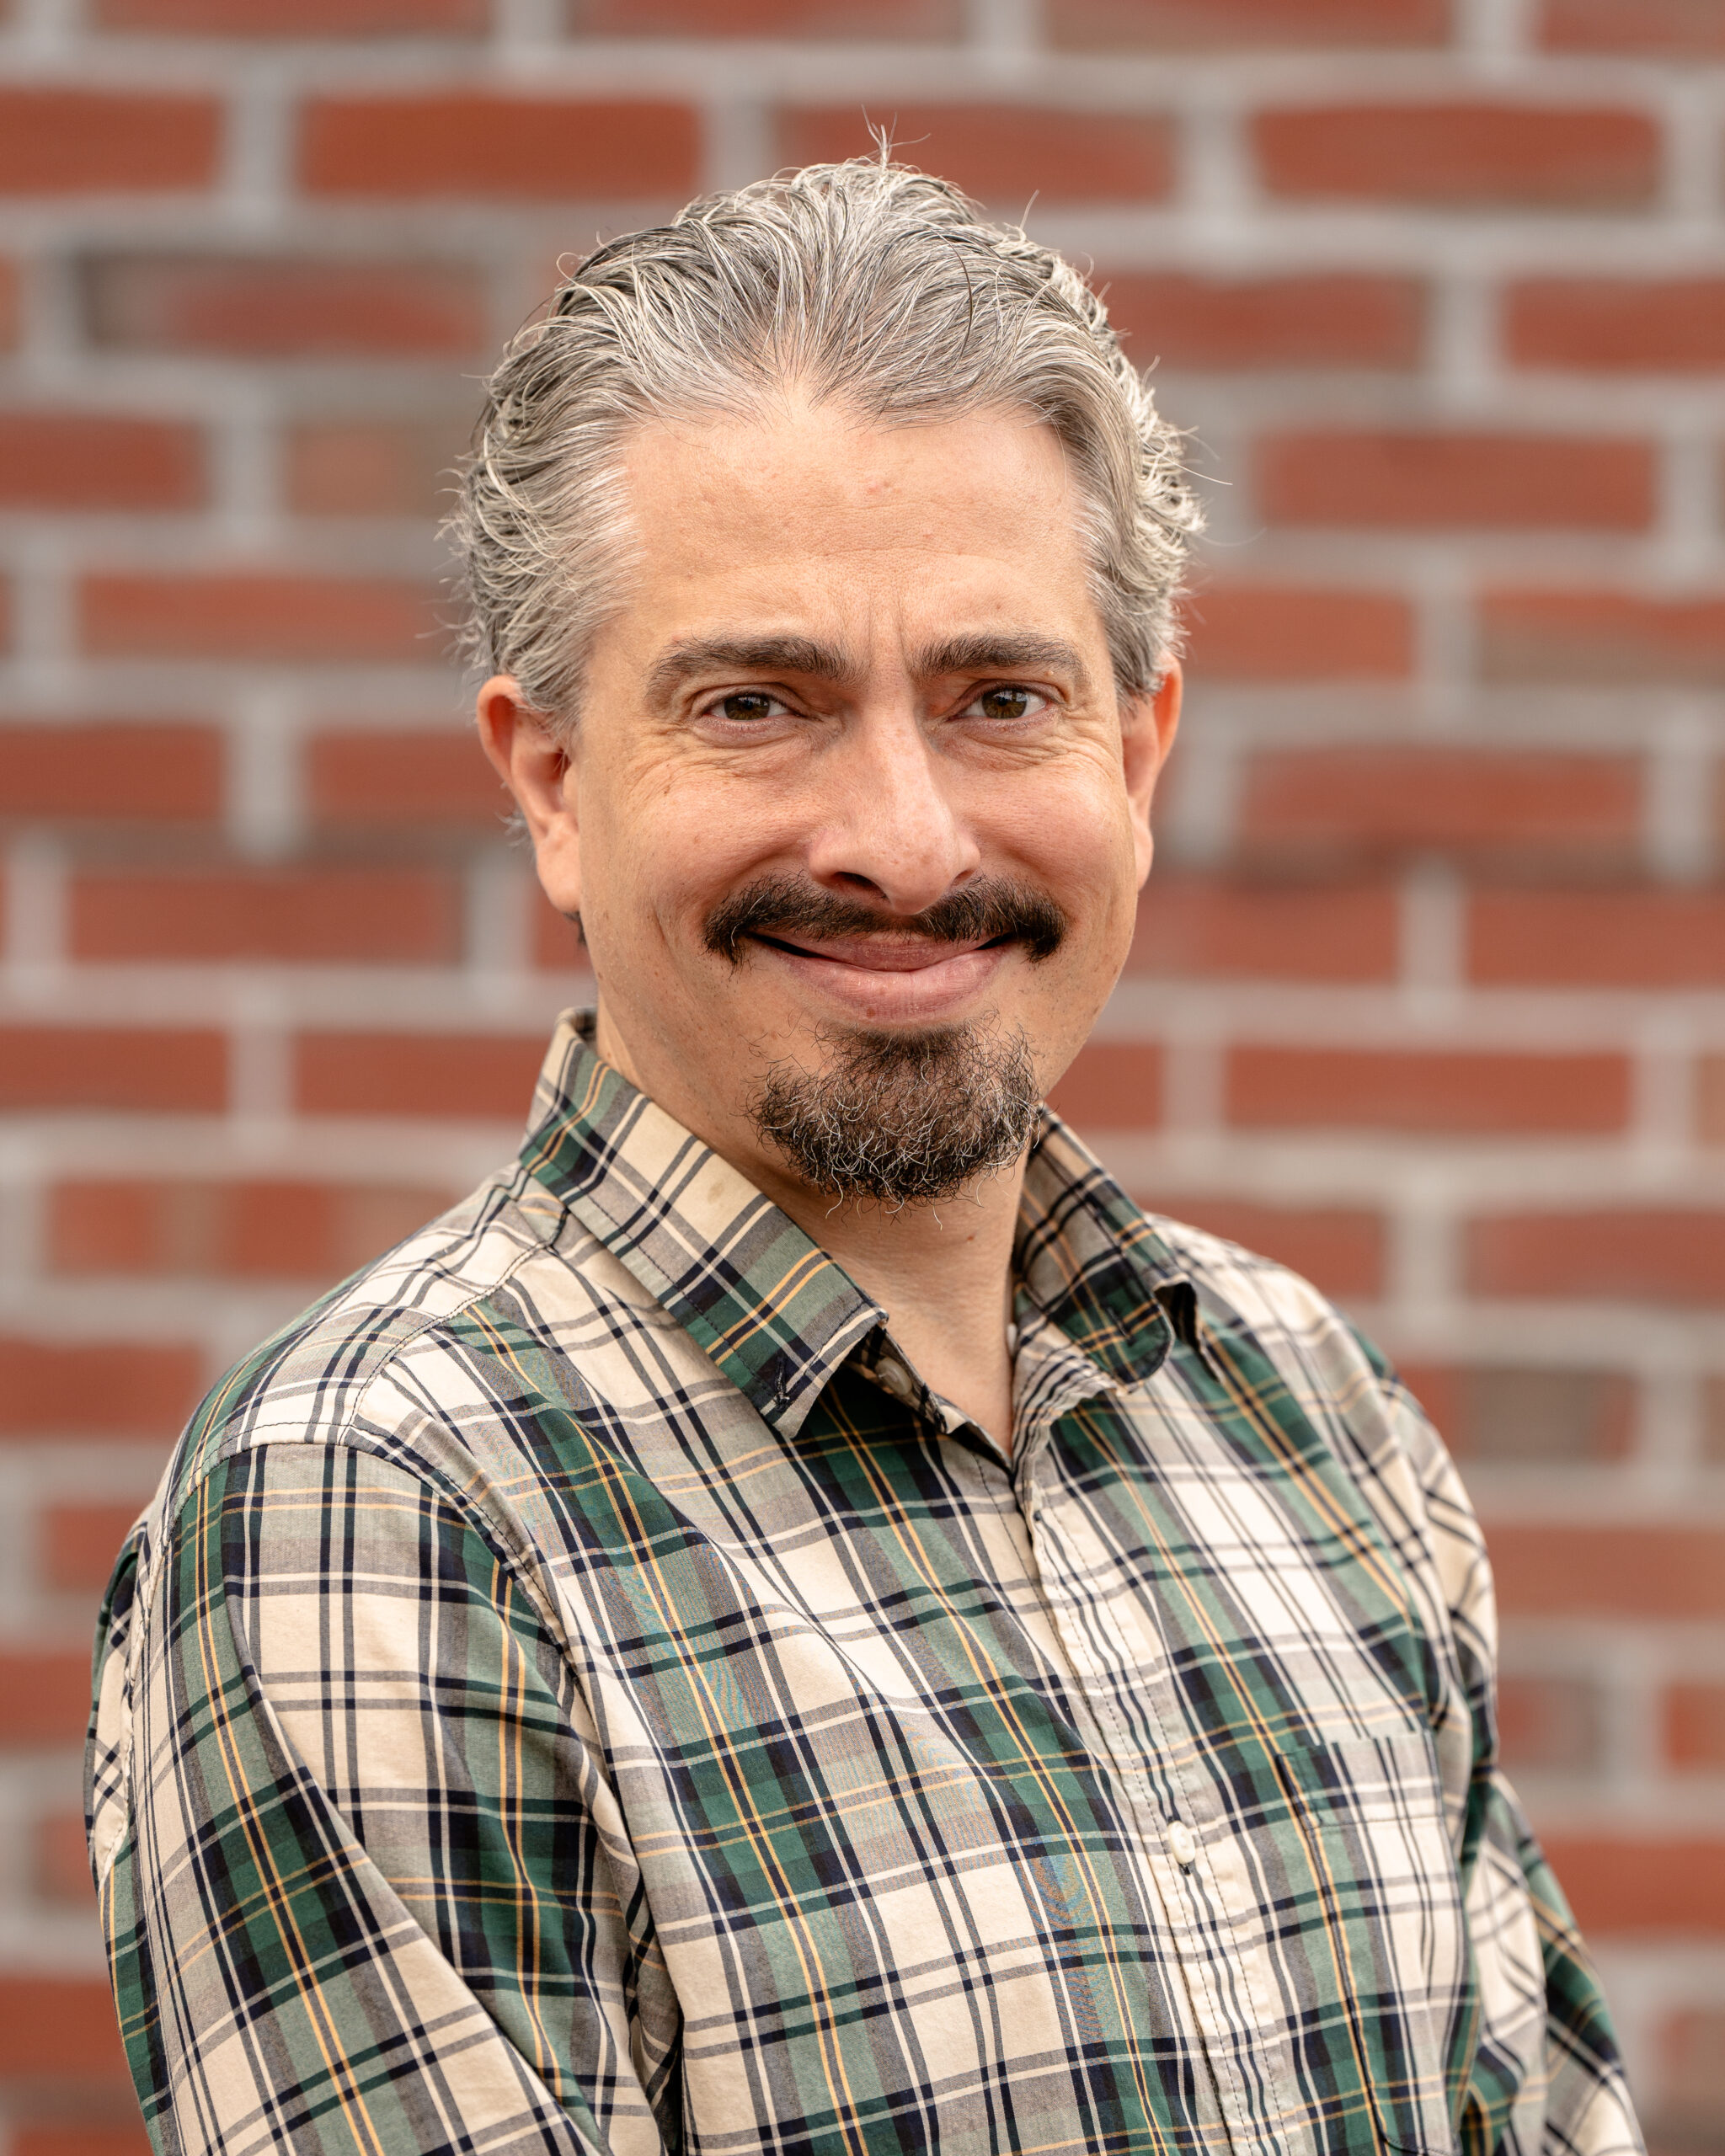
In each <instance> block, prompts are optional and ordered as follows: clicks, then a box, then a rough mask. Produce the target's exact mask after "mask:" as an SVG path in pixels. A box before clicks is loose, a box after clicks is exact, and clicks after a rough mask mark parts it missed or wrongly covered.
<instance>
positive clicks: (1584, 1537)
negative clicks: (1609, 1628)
mask: <svg viewBox="0 0 1725 2156" xmlns="http://www.w3.org/2000/svg"><path fill="white" fill-rule="evenodd" d="M1486 1542H1487V1548H1488V1549H1489V1550H1490V1552H1491V1558H1492V1567H1493V1571H1494V1572H1495V1573H1496V1575H1497V1581H1498V1604H1499V1606H1500V1608H1501V1609H1503V1611H1504V1613H1505V1614H1507V1615H1510V1616H1515V1617H1622V1618H1634V1619H1646V1620H1654V1619H1661V1620H1687V1619H1693V1618H1701V1619H1717V1618H1719V1617H1722V1616H1725V1529H1719V1528H1715V1527H1558V1526H1551V1525H1546V1526H1539V1527H1531V1526H1515V1527H1511V1526H1508V1525H1498V1526H1488V1527H1487V1534H1486Z"/></svg>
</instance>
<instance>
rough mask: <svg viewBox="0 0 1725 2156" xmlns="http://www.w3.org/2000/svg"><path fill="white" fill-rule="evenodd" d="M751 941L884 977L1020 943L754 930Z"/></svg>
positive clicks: (1015, 939) (1002, 939)
mask: <svg viewBox="0 0 1725 2156" xmlns="http://www.w3.org/2000/svg"><path fill="white" fill-rule="evenodd" d="M753 940H754V941H755V942H760V943H765V944H767V945H769V946H770V947H772V948H773V949H775V950H779V951H785V952H788V953H790V954H791V955H792V956H793V958H820V959H825V961H826V962H827V963H829V964H830V965H837V966H854V967H856V968H857V969H860V970H862V971H863V972H867V973H883V974H914V973H921V972H924V971H926V970H927V968H929V967H931V966H938V965H941V964H943V963H944V962H945V961H947V960H948V959H950V958H968V957H969V955H970V954H971V953H973V952H976V951H996V950H1004V949H1005V948H1006V947H1007V945H1008V944H1010V943H1016V942H1018V941H1019V939H1018V937H1016V936H991V937H988V938H986V939H983V938H980V937H975V938H972V939H970V940H969V941H968V942H961V941H958V940H955V939H948V938H945V937H932V936H834V937H813V936H777V935H775V934H774V933H773V932H772V930H771V929H766V928H761V929H756V930H755V931H753Z"/></svg>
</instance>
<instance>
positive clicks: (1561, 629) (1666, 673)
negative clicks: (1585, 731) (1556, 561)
mask: <svg viewBox="0 0 1725 2156" xmlns="http://www.w3.org/2000/svg"><path fill="white" fill-rule="evenodd" d="M1480 614H1481V638H1480V642H1481V665H1482V671H1483V672H1484V675H1485V677H1486V679H1487V680H1488V681H1567V682H1573V683H1575V684H1576V685H1577V686H1579V687H1583V688H1599V687H1604V686H1610V685H1614V684H1619V683H1624V684H1628V685H1630V686H1636V687H1639V686H1642V685H1643V684H1646V683H1655V682H1658V683H1666V684H1669V685H1670V686H1676V687H1690V688H1705V689H1719V688H1725V599H1666V600H1660V599H1642V598H1638V597H1635V596H1632V595H1630V594H1628V593H1626V592H1621V591H1530V590H1499V591H1493V592H1488V593H1487V595H1486V596H1485V599H1484V600H1483V602H1482V606H1481V610H1480Z"/></svg>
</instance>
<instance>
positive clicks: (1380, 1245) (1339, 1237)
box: [1136, 1190, 1384, 1297]
mask: <svg viewBox="0 0 1725 2156" xmlns="http://www.w3.org/2000/svg"><path fill="white" fill-rule="evenodd" d="M1136 1195H1137V1197H1138V1199H1139V1203H1140V1204H1142V1205H1143V1206H1144V1207H1145V1209H1146V1210H1147V1211H1149V1212H1151V1213H1160V1214H1163V1215H1165V1216H1166V1217H1167V1218H1168V1219H1173V1220H1183V1221H1186V1222H1187V1223H1188V1224H1189V1225H1191V1226H1193V1227H1194V1228H1202V1229H1203V1230H1204V1231H1205V1233H1206V1234H1208V1235H1220V1236H1221V1237H1222V1238H1223V1239H1224V1241H1227V1242H1231V1243H1238V1244H1240V1245H1241V1246H1242V1247H1243V1248H1244V1249H1247V1250H1250V1251H1258V1253H1259V1254H1260V1255H1261V1256H1263V1257H1268V1258H1274V1260H1275V1262H1276V1263H1277V1264H1279V1265H1285V1266H1288V1267H1290V1268H1291V1269H1292V1270H1293V1271H1294V1272H1295V1273H1300V1274H1301V1275H1302V1276H1303V1277H1304V1278H1306V1279H1308V1280H1311V1281H1312V1282H1314V1283H1316V1285H1317V1286H1318V1287H1320V1288H1322V1289H1323V1291H1324V1293H1325V1294H1329V1295H1346V1296H1360V1297H1366V1296H1373V1295H1376V1294H1381V1291H1382V1289H1383V1283H1384V1224H1383V1221H1382V1220H1381V1218H1380V1217H1379V1216H1378V1214H1375V1213H1366V1212H1361V1211H1358V1210H1355V1209H1352V1208H1349V1207H1346V1206H1316V1205H1258V1204H1253V1203H1252V1202H1251V1201H1250V1200H1248V1199H1246V1198H1212V1197H1204V1196H1197V1197H1194V1196H1190V1195H1188V1193H1183V1192H1178V1191H1177V1192H1173V1193H1169V1192H1167V1191H1161V1190H1155V1191H1149V1192H1139V1193H1136Z"/></svg>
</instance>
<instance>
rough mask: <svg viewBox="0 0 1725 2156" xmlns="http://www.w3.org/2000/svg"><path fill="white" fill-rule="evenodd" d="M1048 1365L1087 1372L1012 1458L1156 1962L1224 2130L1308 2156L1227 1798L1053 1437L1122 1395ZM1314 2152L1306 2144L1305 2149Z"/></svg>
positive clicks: (1039, 1414) (1151, 1619)
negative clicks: (1102, 1397)
mask: <svg viewBox="0 0 1725 2156" xmlns="http://www.w3.org/2000/svg"><path fill="white" fill-rule="evenodd" d="M1042 1352H1043V1353H1049V1352H1050V1350H1049V1348H1047V1347H1046V1346H1044V1348H1043V1351H1042ZM1051 1352H1052V1353H1055V1354H1056V1355H1060V1356H1062V1357H1063V1358H1070V1359H1071V1362H1072V1363H1073V1364H1076V1366H1077V1367H1076V1368H1075V1369H1073V1370H1072V1371H1071V1374H1070V1377H1069V1379H1068V1380H1067V1382H1065V1383H1059V1382H1056V1383H1055V1384H1054V1385H1049V1381H1048V1379H1047V1378H1046V1377H1044V1379H1043V1380H1042V1382H1041V1383H1040V1384H1039V1385H1038V1386H1037V1388H1036V1390H1038V1391H1039V1394H1041V1397H1040V1398H1039V1400H1038V1401H1037V1405H1036V1408H1035V1411H1034V1412H1033V1415H1032V1416H1031V1417H1029V1418H1028V1421H1027V1422H1026V1424H1025V1426H1024V1427H1023V1428H1021V1429H1019V1430H1018V1431H1017V1432H1016V1433H1015V1436H1014V1448H1013V1478H1014V1482H1015V1485H1016V1486H1017V1492H1018V1499H1019V1505H1020V1508H1021V1510H1022V1512H1023V1517H1024V1523H1025V1529H1026V1533H1027V1535H1028V1540H1029V1544H1030V1550H1031V1556H1032V1560H1033V1564H1034V1566H1035V1567H1036V1572H1037V1576H1038V1577H1039V1582H1040V1584H1041V1588H1042V1594H1043V1599H1044V1604H1045V1606H1046V1608H1047V1610H1048V1614H1049V1620H1050V1622H1051V1624H1052V1625H1053V1627H1054V1630H1055V1636H1057V1638H1058V1639H1059V1641H1060V1645H1061V1646H1062V1648H1063V1649H1064V1651H1065V1657H1066V1660H1067V1662H1068V1664H1069V1667H1070V1669H1071V1675H1072V1679H1073V1682H1074V1684H1075V1685H1076V1688H1077V1691H1078V1694H1079V1696H1080V1698H1081V1700H1082V1703H1083V1705H1084V1706H1085V1708H1086V1710H1087V1719H1088V1721H1089V1724H1090V1728H1089V1732H1087V1733H1088V1734H1089V1736H1090V1738H1091V1742H1092V1745H1093V1747H1094V1748H1095V1752H1096V1756H1097V1764H1099V1765H1100V1766H1101V1767H1102V1769H1103V1771H1104V1773H1105V1774H1107V1776H1108V1780H1109V1781H1110V1782H1111V1783H1112V1785H1114V1789H1115V1790H1116V1792H1117V1794H1118V1796H1119V1798H1120V1800H1121V1801H1122V1805H1123V1808H1124V1811H1125V1812H1126V1813H1127V1816H1128V1817H1130V1819H1131V1820H1132V1822H1134V1824H1135V1827H1136V1828H1137V1833H1136V1837H1135V1842H1136V1849H1135V1854H1136V1857H1137V1860H1138V1865H1139V1870H1140V1876H1141V1879H1142V1881H1143V1892H1144V1900H1145V1905H1146V1908H1151V1909H1154V1910H1156V1911H1157V1912H1159V1913H1160V1918H1161V1922H1162V1940H1160V1941H1158V1942H1156V1945H1155V1946H1154V1947H1153V1949H1152V1951H1166V1953H1167V1958H1168V1959H1169V1960H1170V1961H1172V1963H1173V1965H1174V1968H1175V1970H1176V1971H1177V1972H1178V1977H1177V1980H1176V1981H1175V1982H1173V1983H1171V1984H1170V1985H1169V1992H1170V1995H1171V1997H1177V1998H1178V1999H1179V2000H1180V2001H1181V2002H1182V2004H1183V2006H1184V2008H1185V2010H1186V2011H1187V2013H1188V2015H1189V2016H1190V2020H1191V2028H1190V2031H1189V2032H1188V2041H1189V2045H1190V2049H1191V2052H1192V2053H1193V2055H1194V2057H1195V2056H1197V2055H1198V2054H1199V2052H1200V2051H1201V2052H1202V2055H1203V2056H1204V2057H1205V2058H1206V2059H1207V2060H1208V2062H1209V2064H1210V2079H1211V2084H1212V2088H1211V2092H1210V2093H1211V2101H1212V2104H1213V2105H1214V2114H1213V2116H1214V2121H1215V2122H1216V2123H1220V2125H1222V2126H1223V2127H1226V2132H1227V2133H1228V2135H1229V2137H1230V2141H1231V2146H1232V2147H1233V2148H1234V2149H1235V2150H1236V2152H1238V2156H1295V2149H1294V2145H1293V2144H1290V2141H1289V2140H1288V2138H1287V2137H1286V2135H1285V2133H1284V2132H1283V2131H1282V2130H1281V2127H1280V2125H1279V2121H1285V2120H1286V2119H1287V2118H1289V2117H1290V2116H1292V2115H1293V2111H1294V2107H1293V2105H1291V2104H1290V2103H1289V2102H1288V2101H1287V2100H1285V2097H1284V2092H1282V2091H1280V2090H1279V2089H1277V2088H1276V2087H1275V2085H1274V2081H1273V2079H1272V2077H1271V2074H1270V2072H1269V2070H1268V2061H1266V2060H1263V2058H1262V2057H1261V2055H1258V2057H1253V2056H1252V2055H1253V2054H1254V2053H1258V2047H1257V2046H1255V2045H1253V2044H1252V2036H1253V2034H1254V2032H1255V2031H1263V2030H1267V2029H1270V2028H1273V2027H1274V2025H1275V2024H1276V2018H1277V2016H1276V2009H1275V2006H1274V1972H1272V1971H1271V1970H1270V1968H1269V1967H1268V1961H1267V1957H1266V1956H1265V1954H1264V1952H1263V1947H1262V1945H1261V1944H1258V1943H1257V1942H1255V1941H1253V1940H1251V1939H1250V1938H1249V1937H1242V1935H1241V1928H1240V1927H1239V1926H1238V1925H1237V1924H1236V1922H1235V1921H1234V1918H1235V1915H1236V1912H1238V1911H1240V1910H1242V1909H1243V1908H1245V1907H1246V1906H1247V1902H1248V1901H1250V1900H1251V1899H1252V1895H1251V1888H1250V1882H1249V1880H1248V1879H1247V1867H1246V1865H1245V1864H1244V1861H1243V1858H1242V1853H1241V1852H1240V1851H1238V1850H1237V1849H1236V1848H1235V1847H1234V1846H1233V1843H1232V1837H1231V1833H1230V1831H1229V1828H1228V1826H1227V1822H1226V1807H1225V1806H1224V1805H1223V1803H1222V1801H1221V1798H1220V1795H1219V1793H1218V1792H1217V1791H1216V1790H1215V1789H1214V1787H1213V1786H1212V1785H1210V1782H1209V1780H1208V1778H1207V1777H1205V1776H1204V1775H1203V1774H1201V1773H1199V1771H1198V1770H1197V1769H1196V1768H1195V1766H1192V1765H1188V1766H1187V1767H1185V1769H1184V1770H1183V1769H1182V1766H1181V1764H1180V1763H1181V1762H1182V1760H1183V1759H1189V1758H1191V1756H1192V1746H1191V1743H1190V1740H1189V1736H1188V1731H1187V1727H1186V1722H1185V1717H1184V1715H1183V1710H1182V1708H1181V1705H1180V1701H1179V1699H1178V1692H1177V1690H1176V1688H1175V1686H1174V1684H1173V1681H1172V1670H1171V1664H1170V1660H1169V1657H1168V1653H1167V1645H1166V1642H1165V1641H1164V1640H1163V1638H1162V1633H1161V1629H1160V1626H1159V1625H1158V1624H1157V1622H1156V1613H1155V1609H1154V1606H1153V1604H1152V1603H1151V1599H1150V1598H1149V1597H1148V1596H1146V1595H1145V1594H1142V1593H1136V1592H1134V1591H1132V1590H1131V1588H1130V1583H1129V1582H1126V1581H1125V1580H1124V1578H1123V1577H1121V1575H1120V1567H1119V1559H1118V1556H1116V1554H1115V1553H1114V1551H1113V1550H1110V1549H1109V1548H1108V1545H1107V1544H1106V1542H1105V1541H1104V1540H1103V1537H1102V1535H1101V1534H1099V1533H1098V1532H1097V1529H1096V1527H1095V1524H1094V1523H1093V1522H1092V1519H1091V1518H1090V1516H1089V1513H1088V1509H1087V1505H1086V1503H1085V1501H1084V1499H1083V1497H1082V1495H1081V1492H1078V1491H1076V1489H1074V1488H1073V1487H1072V1486H1071V1482H1070V1481H1068V1479H1067V1477H1066V1476H1065V1471H1064V1458H1063V1454H1062V1451H1061V1448H1060V1445H1059V1444H1058V1443H1057V1442H1056V1439H1055V1427H1056V1425H1057V1424H1058V1422H1059V1421H1060V1416H1061V1415H1062V1414H1063V1413H1065V1412H1066V1411H1067V1410H1068V1409H1069V1408H1071V1407H1075V1406H1077V1405H1078V1404H1079V1402H1080V1401H1082V1400H1086V1399H1088V1400H1094V1399H1095V1398H1096V1397H1097V1394H1098V1393H1099V1392H1102V1393H1114V1394H1116V1396H1118V1391H1119V1389H1118V1388H1117V1387H1115V1386H1114V1385H1112V1384H1111V1383H1110V1382H1109V1381H1108V1380H1101V1379H1099V1377H1098V1374H1097V1370H1096V1369H1095V1366H1094V1365H1093V1364H1090V1363H1089V1362H1088V1361H1087V1359H1086V1358H1083V1357H1081V1356H1080V1355H1078V1354H1077V1353H1076V1351H1075V1350H1073V1349H1071V1348H1070V1347H1067V1346H1065V1344H1064V1343H1062V1344H1061V1345H1060V1347H1057V1348H1053V1349H1052V1351H1051ZM1101 1582H1107V1583H1108V1584H1107V1587H1106V1588H1103V1587H1101V1586H1100V1585H1099V1583H1101ZM1123 1679H1124V1680H1125V1681H1126V1682H1127V1683H1129V1684H1130V1688H1131V1690H1132V1693H1133V1696H1134V1701H1135V1707H1136V1709H1137V1711H1138V1713H1139V1715H1140V1720H1141V1721H1143V1722H1144V1723H1145V1724H1146V1725H1147V1726H1149V1728H1150V1729H1151V1732H1152V1742H1153V1745H1154V1750H1153V1753H1151V1754H1150V1755H1149V1756H1146V1752H1145V1750H1144V1749H1143V1748H1141V1747H1140V1745H1139V1744H1138V1743H1137V1742H1135V1740H1134V1738H1133V1736H1132V1733H1131V1732H1130V1729H1129V1728H1128V1726H1127V1725H1126V1723H1125V1721H1124V1719H1123V1718H1122V1714H1121V1710H1120V1694H1121V1689H1122V1681H1123ZM1299 2146H1300V2148H1302V2149H1303V2148H1304V2147H1305V2146H1306V2140H1305V2137H1301V2141H1300V2144H1299Z"/></svg>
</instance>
